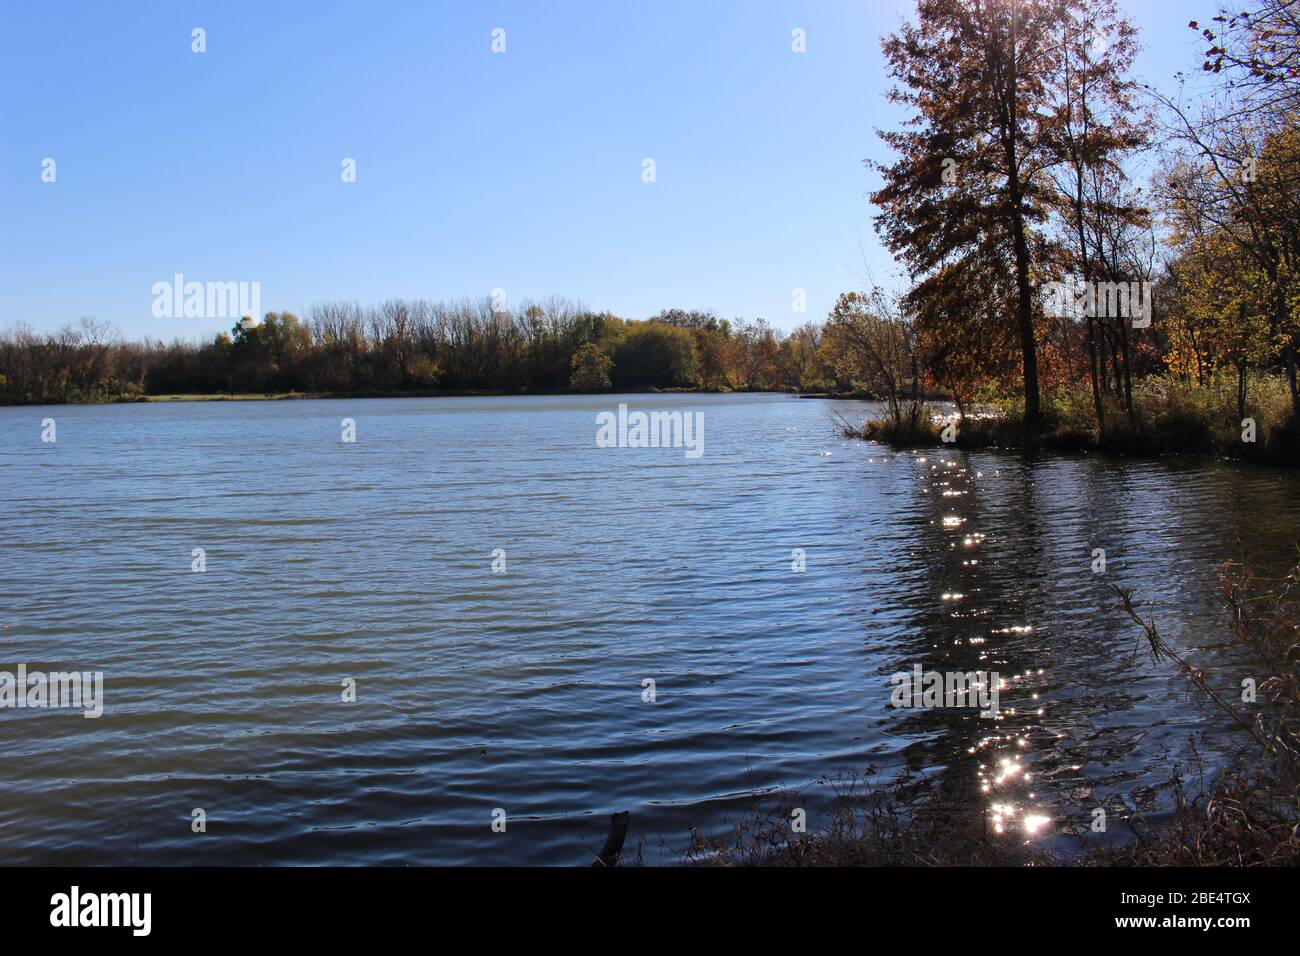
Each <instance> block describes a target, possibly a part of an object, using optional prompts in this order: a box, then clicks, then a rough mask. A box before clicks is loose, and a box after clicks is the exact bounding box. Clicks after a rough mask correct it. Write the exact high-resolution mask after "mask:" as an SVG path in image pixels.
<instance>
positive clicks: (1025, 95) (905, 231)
mask: <svg viewBox="0 0 1300 956" xmlns="http://www.w3.org/2000/svg"><path fill="white" fill-rule="evenodd" d="M1081 2H1082V0H919V2H918V4H917V20H916V22H915V23H914V24H911V23H909V24H905V25H904V26H903V27H902V28H901V29H900V31H899V32H898V33H895V34H892V35H890V36H887V37H885V38H884V40H883V41H882V47H883V50H884V53H885V58H886V60H887V62H888V64H889V69H890V73H891V75H892V76H893V77H894V79H895V81H896V85H895V87H894V88H893V89H892V90H891V92H890V99H891V100H892V101H893V102H895V103H900V104H902V105H904V106H907V107H909V108H911V109H912V110H913V111H914V115H913V116H912V117H911V118H910V120H909V121H908V123H907V127H908V128H906V129H904V130H901V131H894V132H883V133H881V136H882V137H883V138H884V140H885V142H886V143H887V144H888V145H889V146H891V147H892V148H893V150H894V152H895V153H896V154H897V156H898V158H897V159H896V160H895V162H893V163H892V164H890V165H880V166H878V167H877V168H878V169H879V171H880V172H881V174H882V175H883V177H884V181H885V182H884V185H883V186H882V188H881V189H880V190H878V191H877V192H875V193H874V194H873V195H872V197H871V198H872V202H874V203H875V204H876V205H877V206H878V207H879V209H880V215H879V216H878V218H877V220H876V226H877V229H878V231H879V232H880V234H881V236H882V238H883V239H884V241H885V243H886V245H887V246H888V247H889V248H890V249H891V250H892V251H893V252H894V253H895V254H896V255H898V256H899V257H900V258H901V259H902V260H903V262H904V263H905V264H906V265H907V268H908V270H909V272H910V273H911V275H912V276H913V277H915V278H918V279H923V278H925V277H927V276H931V277H932V276H933V275H934V274H936V272H937V271H938V270H940V269H941V267H942V266H943V265H944V264H945V263H946V262H949V261H950V260H951V259H953V258H954V257H961V256H969V255H972V254H976V255H986V254H987V252H988V251H989V249H990V248H991V247H993V246H996V245H1004V246H1005V247H1006V248H1007V249H1008V250H1009V254H1010V259H1009V267H1010V272H1011V275H1012V276H1013V282H1014V290H1015V294H1014V297H1013V300H1012V303H1011V305H1012V307H1013V310H1014V311H1013V313H1012V315H1011V316H1010V317H1009V318H1010V320H1011V322H1012V323H1013V326H1014V328H1015V331H1016V335H1017V339H1018V343H1019V348H1020V359H1021V366H1022V371H1023V383H1024V395H1025V419H1026V423H1027V425H1028V426H1029V427H1030V428H1036V427H1038V426H1039V425H1040V424H1041V420H1042V415H1041V400H1040V396H1039V383H1038V352H1037V342H1036V335H1035V313H1036V310H1035V299H1034V295H1033V289H1032V281H1033V277H1034V273H1035V235H1034V231H1035V229H1036V228H1037V227H1038V226H1040V225H1041V223H1042V222H1043V220H1044V219H1045V217H1046V215H1047V196H1046V194H1045V193H1046V184H1045V182H1044V180H1043V178H1042V177H1040V176H1039V175H1038V174H1039V172H1040V171H1041V170H1043V169H1044V168H1046V167H1047V166H1048V165H1050V163H1051V162H1052V156H1051V152H1050V147H1051V145H1052V142H1051V139H1050V136H1049V133H1050V123H1051V109H1050V107H1051V103H1050V90H1049V83H1048V81H1049V78H1050V76H1051V72H1052V69H1053V64H1054V62H1055V59H1054V58H1055V56H1056V43H1057V41H1058V37H1059V34H1060V31H1061V23H1062V20H1063V19H1064V18H1065V17H1066V15H1067V12H1068V11H1069V10H1071V9H1072V8H1075V7H1077V6H1078V5H1079V3H1081ZM931 288H933V289H935V291H938V289H937V287H934V286H931Z"/></svg>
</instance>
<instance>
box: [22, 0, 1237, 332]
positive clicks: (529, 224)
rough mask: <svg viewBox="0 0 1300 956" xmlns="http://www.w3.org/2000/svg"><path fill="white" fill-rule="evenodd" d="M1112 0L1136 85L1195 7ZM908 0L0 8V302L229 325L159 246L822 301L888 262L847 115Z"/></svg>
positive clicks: (473, 286) (351, 271)
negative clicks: (186, 307)
mask: <svg viewBox="0 0 1300 956" xmlns="http://www.w3.org/2000/svg"><path fill="white" fill-rule="evenodd" d="M1128 6H1129V9H1130V12H1131V15H1132V16H1133V19H1134V20H1135V21H1136V22H1137V23H1138V25H1139V26H1140V27H1142V28H1143V42H1144V44H1145V46H1146V47H1147V49H1146V52H1145V53H1144V55H1143V58H1142V60H1141V61H1140V64H1139V67H1140V72H1141V74H1142V76H1143V77H1144V78H1145V79H1148V80H1150V81H1152V82H1156V83H1157V84H1159V85H1162V86H1164V85H1167V84H1168V83H1169V82H1170V79H1171V77H1172V75H1173V74H1174V72H1175V71H1177V70H1179V69H1181V68H1184V67H1186V66H1187V65H1188V64H1189V63H1190V62H1192V60H1193V58H1194V55H1195V51H1196V49H1197V46H1198V44H1197V42H1196V37H1195V35H1194V34H1193V33H1192V31H1191V30H1189V29H1187V27H1186V24H1187V21H1188V20H1189V19H1190V18H1192V17H1194V16H1195V17H1198V18H1200V19H1208V16H1209V14H1210V13H1211V12H1212V11H1211V8H1212V2H1211V0H1184V2H1179V3H1175V2H1172V0H1149V2H1148V0H1128ZM911 7H912V4H911V3H910V2H909V0H879V2H872V3H863V2H849V0H824V2H806V3H790V2H775V0H771V2H768V0H761V2H755V0H744V2H741V0H695V2H669V0H655V2H654V3H651V4H633V3H630V2H628V3H625V2H617V0H603V2H590V3H587V2H583V3H578V2H556V3H546V4H542V3H536V2H520V3H479V2H474V3H471V2H468V0H466V2H462V3H457V4H451V3H437V2H410V3H379V2H374V3H355V2H353V3H331V2H327V0H319V2H312V3H278V2H277V3H264V2H257V3H250V2H228V0H223V2H210V3H186V2H177V0H170V2H131V0H124V2H121V3H117V2H115V3H101V2H91V0H83V2H79V3H63V2H57V0H47V2H42V3H18V2H7V3H5V4H4V6H3V11H2V12H0V131H2V136H0V223H2V224H3V225H2V228H0V325H4V326H7V325H10V324H12V323H14V322H25V323H27V324H29V325H31V326H32V327H34V328H36V329H38V330H51V329H54V328H57V327H58V326H60V325H62V324H63V323H65V322H67V321H70V320H76V319H77V318H78V317H80V316H93V317H95V318H98V319H101V320H106V321H109V322H112V323H114V324H115V325H116V326H117V327H118V328H119V329H120V330H121V332H122V333H123V334H124V335H125V336H126V337H128V338H138V337H140V336H143V335H149V336H151V337H161V338H164V339H172V338H176V337H180V338H185V339H192V338H195V337H198V336H205V337H206V336H208V335H210V334H212V333H214V332H216V331H219V330H221V329H223V328H226V327H228V326H229V325H230V323H229V322H226V321H223V320H221V319H180V318H177V319H156V318H154V317H153V316H152V315H151V311H150V309H151V305H152V302H153V296H152V293H151V291H150V290H151V287H152V285H153V283H155V282H158V281H160V280H170V278H171V277H172V275H173V274H174V273H177V272H181V273H184V275H185V277H186V279H187V280H198V281H205V282H206V281H239V280H248V281H251V280H257V281H260V282H261V286H262V309H263V310H264V311H265V310H270V309H290V310H293V311H299V312H301V311H303V310H305V309H306V308H307V307H308V306H309V305H310V304H311V303H312V302H316V301H321V300H327V299H348V300H357V301H360V302H362V303H371V302H378V301H381V300H383V299H385V298H391V297H404V298H414V297H424V298H430V299H439V298H448V299H452V298H461V297H467V296H468V297H478V296H485V295H487V294H488V293H489V292H490V291H491V290H492V289H493V288H496V287H501V288H504V289H505V290H506V291H507V293H508V295H509V298H510V301H511V302H517V301H519V300H520V299H522V298H529V297H542V296H546V295H550V294H558V295H565V296H569V297H572V298H575V299H580V300H581V301H582V302H583V303H585V304H586V305H587V306H589V307H593V308H599V309H609V310H611V311H613V312H615V313H617V314H619V315H623V316H626V317H629V318H644V317H646V316H648V315H651V314H653V313H654V312H657V311H658V310H660V309H661V308H666V307H681V308H712V309H715V310H717V311H718V312H719V313H720V314H721V315H722V316H724V317H735V316H745V317H748V318H756V317H760V316H761V317H765V318H767V319H768V320H770V321H771V322H773V323H774V324H775V325H777V326H778V327H780V328H785V329H788V328H791V327H793V326H795V325H797V324H799V323H801V322H803V321H805V320H807V319H822V318H824V317H825V314H826V312H827V310H828V309H829V308H830V306H831V304H832V303H833V302H834V299H835V297H836V295H837V294H838V293H839V292H841V291H845V290H847V289H852V288H857V287H860V285H861V276H862V274H863V271H864V268H863V259H864V255H865V257H866V260H867V262H868V263H869V266H870V268H871V270H872V272H873V273H874V274H876V275H877V277H879V278H885V277H887V276H888V274H889V272H890V269H891V266H890V259H889V256H888V255H887V254H886V253H884V252H883V251H882V250H881V249H880V247H879V245H878V243H877V241H876V239H875V235H874V232H873V230H872V228H871V219H870V215H871V210H870V207H869V205H868V203H867V201H866V198H865V197H866V194H867V193H868V192H869V191H870V189H871V188H872V187H873V185H874V177H873V176H872V175H871V174H870V173H869V172H868V171H867V170H866V169H865V168H864V166H863V162H862V161H863V159H865V158H867V157H874V158H884V156H885V152H884V150H883V149H882V147H881V144H880V143H879V141H878V139H877V138H876V136H875V134H874V130H875V129H876V128H877V127H891V126H894V125H896V124H897V121H898V118H899V117H898V114H897V113H896V112H895V111H894V109H893V108H892V107H890V106H889V105H888V104H887V103H886V102H885V100H884V97H883V93H884V90H885V89H886V88H887V85H888V84H887V78H886V76H885V73H884V68H883V63H882V59H881V56H880V52H879V45H878V37H879V35H880V34H881V33H882V32H885V31H887V30H890V29H892V28H893V27H894V26H895V24H896V23H897V22H898V17H899V16H900V14H901V13H902V12H904V11H908V10H910V9H911ZM194 27H202V28H204V29H205V30H206V31H207V52H206V53H203V54H195V53H192V52H191V49H190V44H191V40H190V31H191V30H192V29H193V28H194ZM494 27H501V28H504V29H505V30H506V44H507V49H506V52H505V53H504V54H493V53H492V52H491V49H490V44H491V35H490V34H491V31H492V29H493V28H494ZM796 27H800V28H803V29H804V30H805V31H806V32H807V47H808V50H807V53H804V54H795V53H792V52H791V49H790V43H791V36H790V35H791V30H792V29H794V28H796ZM45 157H52V158H54V159H55V160H56V162H57V176H58V179H57V182H56V183H53V184H48V183H43V182H42V181H41V162H42V160H43V159H44V158H45ZM344 157H352V158H355V160H356V162H357V179H358V181H357V182H356V183H355V184H345V183H343V182H342V181H341V180H340V169H341V167H340V163H341V162H342V160H343V159H344ZM645 157H652V158H653V159H654V160H655V162H656V165H657V181H656V182H655V183H653V184H647V183H643V182H642V181H641V161H642V159H643V158H645ZM796 287H799V288H804V289H806V290H807V296H808V312H807V314H806V315H799V314H795V313H793V312H792V311H791V290H792V289H794V288H796Z"/></svg>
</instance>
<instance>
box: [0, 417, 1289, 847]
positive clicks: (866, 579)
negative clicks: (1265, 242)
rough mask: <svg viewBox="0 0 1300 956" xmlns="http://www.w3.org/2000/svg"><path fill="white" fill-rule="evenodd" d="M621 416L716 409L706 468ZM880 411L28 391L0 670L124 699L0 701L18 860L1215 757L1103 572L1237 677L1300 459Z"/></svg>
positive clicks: (7, 449) (973, 791)
mask: <svg viewBox="0 0 1300 956" xmlns="http://www.w3.org/2000/svg"><path fill="white" fill-rule="evenodd" d="M619 401H625V402H628V403H629V404H630V406H631V408H632V409H633V410H636V409H643V410H655V409H661V410H674V409H675V410H681V411H693V412H702V413H703V415H704V423H705V434H704V442H705V444H704V454H703V455H702V456H701V457H699V458H698V459H690V458H688V457H686V455H685V454H684V452H683V450H682V449H673V448H654V449H638V448H598V447H597V446H596V440H595V439H596V416H597V414H598V413H599V412H602V411H613V410H616V408H617V404H618V402H619ZM865 408H866V406H864V405H861V404H857V403H847V402H824V401H814V400H795V399H792V398H789V397H785V396H773V395H746V396H701V395H654V396H649V395H639V396H625V397H622V398H619V397H611V396H604V397H595V398H593V397H579V396H564V397H524V398H473V399H427V400H426V399H397V400H340V401H293V402H244V403H185V404H179V403H178V404H169V405H161V404H153V405H116V406H95V407H59V408H49V407H46V408H5V409H0V447H2V448H3V454H4V458H3V463H2V466H0V475H2V476H3V484H4V496H3V503H2V505H0V508H2V511H0V527H2V528H3V535H2V536H0V598H2V599H3V604H2V605H0V624H2V625H3V632H2V634H0V669H4V670H9V671H13V670H15V669H16V668H17V666H18V665H19V664H26V665H27V666H28V668H29V669H30V670H37V669H42V670H47V671H49V670H83V671H102V672H103V673H104V682H105V686H104V698H105V706H104V714H103V716H102V717H101V718H99V719H97V720H94V719H86V718H84V717H83V716H81V714H80V713H79V712H76V711H72V710H56V709H46V710H39V709H24V710H16V709H6V710H0V761H2V762H3V767H4V774H3V776H4V786H3V788H0V858H2V859H3V860H4V861H5V862H6V863H88V864H129V863H132V862H136V863H139V864H141V865H146V864H187V863H205V864H454V863H471V864H497V863H518V864H543V863H545V864H585V863H588V862H590V860H591V858H592V857H591V853H592V851H593V850H595V849H597V848H599V846H600V843H601V841H602V839H603V837H604V834H605V831H606V828H607V819H608V818H607V815H608V814H609V813H610V812H612V811H616V810H630V811H631V812H632V830H633V832H632V837H631V838H630V841H629V848H631V849H634V848H635V844H637V843H638V842H640V841H642V840H643V841H644V853H645V858H646V860H647V862H657V861H662V860H664V859H671V858H673V854H674V853H676V852H678V851H680V850H682V849H684V848H685V846H686V845H687V843H688V839H689V831H690V829H691V828H692V827H699V828H700V829H701V831H702V832H714V831H720V830H725V829H726V828H727V827H728V826H729V825H730V822H731V821H734V820H735V819H736V818H737V817H738V816H740V815H741V814H742V813H743V812H744V811H745V810H746V809H747V807H749V806H750V805H751V804H752V803H753V801H754V799H755V795H756V794H763V793H766V792H767V791H769V790H771V789H772V788H778V787H790V788H799V787H807V788H808V789H807V793H806V794H805V796H804V797H803V798H802V803H803V805H804V806H806V807H807V808H808V812H809V825H810V828H815V827H816V825H817V822H818V820H819V819H824V814H825V812H826V811H827V810H828V809H829V805H830V801H829V800H828V799H827V796H826V794H827V791H826V789H825V788H824V787H821V786H818V785H817V781H818V780H819V779H822V778H824V777H827V776H833V775H836V774H841V773H852V772H861V771H863V770H864V769H865V768H867V767H869V766H874V767H876V768H878V769H877V772H876V774H875V776H876V778H877V779H880V780H888V779H890V778H892V777H894V776H897V775H898V774H900V773H903V772H905V771H906V772H910V773H912V774H916V775H925V776H930V777H932V778H934V780H935V782H936V784H937V785H938V786H940V787H941V788H943V789H944V790H946V791H947V792H948V794H949V795H951V796H954V797H956V798H957V799H963V800H969V801H971V802H974V803H977V804H981V805H986V806H988V807H990V808H994V807H995V808H996V809H991V810H990V815H991V816H990V818H991V819H995V820H996V821H997V822H998V823H1000V824H1001V825H1003V827H1004V829H1005V836H1006V838H1007V839H1025V838H1027V837H1028V836H1029V835H1030V833H1031V831H1032V836H1033V838H1034V839H1056V838H1057V837H1053V836H1052V834H1059V833H1060V832H1062V831H1063V830H1065V829H1068V828H1069V827H1070V826H1071V825H1075V826H1082V827H1085V828H1086V826H1087V823H1088V815H1087V809H1088V808H1091V807H1093V806H1097V805H1101V804H1103V803H1105V802H1106V801H1107V800H1108V798H1111V797H1113V796H1114V795H1116V794H1122V795H1125V796H1129V795H1131V794H1133V793H1135V792H1140V791H1141V788H1147V787H1159V786H1160V785H1162V784H1164V783H1165V782H1167V781H1168V780H1169V778H1170V775H1171V773H1172V772H1174V768H1175V766H1176V765H1177V763H1178V761H1179V760H1180V758H1181V752H1182V748H1183V747H1184V745H1185V744H1186V742H1187V741H1188V740H1189V739H1190V738H1191V737H1192V736H1193V735H1197V734H1203V735H1204V739H1203V741H1202V747H1203V749H1204V750H1205V752H1206V754H1207V756H1208V757H1209V759H1210V760H1211V761H1213V760H1215V759H1218V757H1217V755H1218V753H1219V752H1220V751H1221V750H1223V749H1225V748H1226V747H1227V746H1228V745H1229V744H1230V743H1231V742H1232V738H1231V736H1230V734H1231V732H1230V731H1229V730H1228V728H1227V727H1226V726H1225V725H1224V722H1223V721H1222V720H1220V719H1219V718H1218V717H1217V716H1216V715H1215V714H1214V713H1212V712H1211V711H1210V710H1208V709H1207V708H1206V707H1204V706H1203V705H1202V704H1201V702H1200V701H1199V700H1198V698H1197V696H1196V694H1195V693H1194V692H1190V691H1189V690H1188V689H1187V685H1186V682H1185V681H1184V679H1182V678H1181V677H1179V676H1178V675H1177V674H1176V673H1175V672H1174V668H1173V667H1172V665H1168V664H1162V665H1155V664H1152V663H1150V662H1149V661H1148V660H1147V658H1146V656H1145V655H1144V654H1142V653H1141V652H1140V651H1139V650H1138V649H1137V634H1136V628H1135V627H1134V626H1133V625H1132V623H1131V622H1128V621H1127V620H1126V618H1124V616H1123V615H1122V614H1121V613H1120V612H1118V611H1116V610H1114V608H1113V605H1114V599H1113V598H1112V596H1111V595H1110V594H1109V592H1108V591H1107V590H1106V584H1107V583H1108V582H1114V583H1121V584H1127V585H1130V586H1133V587H1135V588H1136V589H1137V591H1138V594H1139V595H1140V596H1141V598H1142V599H1143V600H1145V601H1147V602H1150V604H1151V610H1152V611H1153V612H1154V613H1155V615H1156V617H1157V620H1158V621H1159V623H1160V625H1161V628H1162V630H1163V631H1164V632H1166V633H1167V634H1168V635H1169V636H1170V637H1171V638H1172V640H1173V642H1174V643H1175V644H1177V645H1180V646H1182V647H1185V648H1194V649H1196V650H1194V651H1192V652H1191V653H1193V655H1194V657H1195V659H1196V660H1197V661H1198V662H1204V663H1207V664H1213V665H1215V666H1216V667H1218V668H1221V669H1222V679H1223V680H1224V681H1225V682H1226V683H1227V684H1237V683H1239V681H1240V678H1241V676H1249V675H1248V674H1246V675H1243V674H1242V673H1241V672H1240V668H1235V669H1234V665H1233V660H1232V658H1231V656H1230V652H1229V651H1226V650H1224V649H1222V648H1221V647H1218V646H1217V645H1219V644H1220V643H1221V642H1222V640H1223V637H1224V631H1223V628H1222V627H1221V625H1220V623H1219V621H1220V617H1219V613H1218V612H1217V611H1216V610H1215V608H1214V599H1215V595H1214V592H1213V588H1212V583H1211V581H1212V570H1213V567H1214V565H1215V564H1216V562H1218V561H1220V560H1223V559H1224V558H1228V557H1232V556H1234V555H1235V554H1237V545H1236V540H1237V538H1238V537H1240V538H1243V539H1244V540H1245V541H1246V542H1248V543H1249V545H1250V547H1251V549H1252V551H1253V552H1255V553H1256V554H1260V555H1265V554H1268V555H1276V556H1285V555H1286V554H1289V553H1290V554H1293V553H1294V551H1293V548H1294V544H1295V542H1296V539H1297V538H1298V537H1300V531H1298V530H1297V529H1300V479H1298V478H1297V476H1295V475H1292V474H1287V473H1284V472H1278V471H1272V470H1268V469H1264V468H1248V467H1243V466H1240V465H1231V464H1219V463H1207V462H1203V461H1202V462H1188V461H1173V460H1113V459H1111V460H1103V459H1098V458H1095V457H1087V456H1073V457H1065V456H1059V457H1057V456H1047V457H1041V458H1039V459H1037V460H1035V461H1027V460H1026V459H1025V458H1023V457H1022V456H1020V455H1016V454H1004V453H994V452H984V453H969V454H968V453H962V452H959V451H955V450H945V451H939V452H931V453H910V452H909V453H904V454H900V453H895V452H892V451H890V450H887V449H884V448H881V447H880V446H875V445H869V444H865V443H856V442H850V441H846V440H844V439H842V438H839V437H838V436H837V435H836V433H835V428H834V426H833V423H832V420H831V415H832V413H834V412H838V413H840V414H844V415H846V416H849V417H853V418H857V417H861V415H862V414H863V412H864V410H865ZM44 418H54V419H55V420H56V424H57V441H56V442H54V443H43V442H42V441H41V431H42V419H44ZM344 418H351V419H354V420H355V423H356V441H355V443H344V442H342V441H341V440H340V436H341V420H342V419H344ZM196 548H202V549H204V551H205V553H206V571H204V572H202V573H196V572H194V571H192V569H191V566H192V562H193V561H194V558H193V557H192V554H193V551H194V549H196ZM498 548H500V549H504V552H505V561H506V565H505V572H504V573H494V570H493V552H494V549H498ZM796 548H802V549H804V552H805V554H806V570H805V571H803V572H802V573H796V572H795V571H793V570H792V561H793V560H794V559H793V556H792V551H793V549H796ZM1094 548H1104V549H1105V551H1106V555H1107V560H1108V568H1107V573H1106V574H1104V575H1101V574H1093V573H1092V571H1091V568H1090V564H1091V561H1092V550H1093V549H1094ZM914 664H921V665H923V667H925V668H926V669H927V670H930V669H933V670H941V671H943V670H955V669H960V670H976V669H985V670H996V671H998V672H999V673H1000V674H1001V675H1003V677H1004V679H1011V683H1010V686H1009V687H1008V688H1007V689H1006V690H1005V691H1004V692H1003V694H1002V700H1001V706H1002V709H1003V718H1002V719H1001V720H998V721H988V720H982V719H980V718H979V717H978V716H976V714H975V712H974V711H972V710H943V709H940V710H933V709H932V710H923V711H898V710H894V709H892V708H891V707H890V692H891V690H892V687H891V684H890V682H889V677H890V675H891V674H893V673H895V672H898V671H910V670H911V668H912V666H913V665H914ZM348 678H351V679H352V680H354V681H355V682H356V693H357V699H356V701H355V702H352V703H345V702H344V701H343V699H342V696H343V687H342V684H343V682H344V680H345V679H348ZM647 678H649V679H652V680H653V681H654V682H655V700H654V702H646V701H644V700H643V681H645V680H646V679H647ZM1216 678H1217V675H1216ZM1034 695H1037V697H1036V698H1035V696H1034ZM1012 709H1014V711H1015V713H1014V714H1012V713H1010V711H1011V710H1012ZM1026 777H1028V779H1026ZM986 788H987V789H986ZM194 808H203V809H204V810H205V812H206V815H207V832H206V833H194V832H192V829H191V812H192V810H194ZM496 808H501V809H503V810H504V811H505V812H506V819H507V827H506V832H504V833H494V832H492V829H491V823H492V815H493V811H494V809H496Z"/></svg>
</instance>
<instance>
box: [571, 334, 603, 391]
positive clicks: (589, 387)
mask: <svg viewBox="0 0 1300 956" xmlns="http://www.w3.org/2000/svg"><path fill="white" fill-rule="evenodd" d="M570 364H571V365H572V366H573V374H572V375H571V376H570V377H569V388H570V389H572V390H573V391H575V392H604V391H607V390H608V389H609V372H610V369H612V368H613V367H614V360H613V359H612V358H610V356H609V353H608V352H606V351H605V350H604V348H602V347H601V346H599V345H597V344H596V343H595V342H588V343H587V344H586V345H583V346H582V347H581V348H579V349H578V351H576V352H574V353H573V358H572V359H571V360H570Z"/></svg>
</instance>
